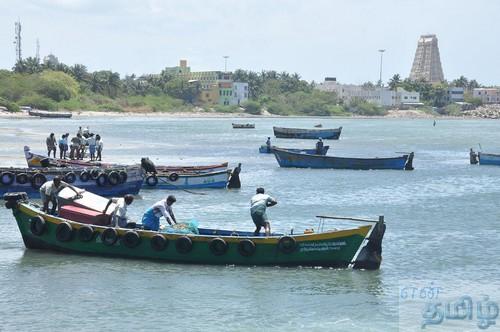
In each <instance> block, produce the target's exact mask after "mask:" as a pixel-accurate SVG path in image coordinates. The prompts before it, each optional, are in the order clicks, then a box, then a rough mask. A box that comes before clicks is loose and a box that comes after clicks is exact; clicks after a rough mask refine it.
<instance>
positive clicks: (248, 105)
mask: <svg viewBox="0 0 500 332" xmlns="http://www.w3.org/2000/svg"><path fill="white" fill-rule="evenodd" d="M242 107H243V108H244V109H245V112H246V113H249V114H254V115H258V114H261V111H260V103H259V102H258V101H254V100H247V101H246V102H244V103H243V105H242Z"/></svg>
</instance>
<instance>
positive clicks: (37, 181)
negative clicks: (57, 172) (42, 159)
mask: <svg viewBox="0 0 500 332" xmlns="http://www.w3.org/2000/svg"><path fill="white" fill-rule="evenodd" d="M45 182H47V177H46V176H45V175H43V174H42V173H36V174H35V175H33V178H32V179H31V186H32V187H33V188H34V189H40V187H41V186H42V185H43V184H44V183H45Z"/></svg>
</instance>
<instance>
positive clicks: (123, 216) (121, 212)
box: [111, 194, 134, 228]
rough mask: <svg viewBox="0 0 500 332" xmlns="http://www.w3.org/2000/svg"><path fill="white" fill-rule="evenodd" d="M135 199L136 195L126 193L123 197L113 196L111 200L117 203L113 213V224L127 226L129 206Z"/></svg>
mask: <svg viewBox="0 0 500 332" xmlns="http://www.w3.org/2000/svg"><path fill="white" fill-rule="evenodd" d="M133 201H134V196H132V195H128V194H127V195H125V196H123V197H122V198H112V199H111V202H113V203H116V207H115V209H114V210H113V212H112V213H111V226H112V227H120V228H125V227H127V224H128V217H127V207H128V206H129V205H130V204H132V202H133Z"/></svg>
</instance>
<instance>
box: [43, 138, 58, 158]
mask: <svg viewBox="0 0 500 332" xmlns="http://www.w3.org/2000/svg"><path fill="white" fill-rule="evenodd" d="M45 144H47V151H48V154H47V155H48V156H49V157H50V152H51V151H54V158H55V157H56V137H55V136H54V133H50V136H49V137H47V139H46V140H45Z"/></svg>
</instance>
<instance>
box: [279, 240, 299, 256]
mask: <svg viewBox="0 0 500 332" xmlns="http://www.w3.org/2000/svg"><path fill="white" fill-rule="evenodd" d="M296 248H297V241H295V239H294V238H293V237H291V236H282V237H280V239H279V241H278V249H279V250H280V251H281V252H282V253H284V254H291V253H292V252H294V251H295V249H296Z"/></svg>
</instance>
